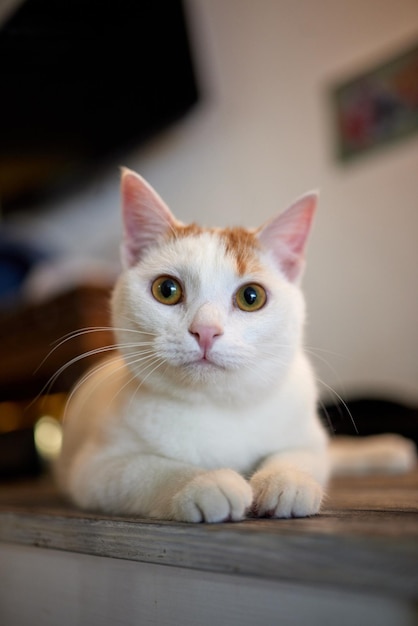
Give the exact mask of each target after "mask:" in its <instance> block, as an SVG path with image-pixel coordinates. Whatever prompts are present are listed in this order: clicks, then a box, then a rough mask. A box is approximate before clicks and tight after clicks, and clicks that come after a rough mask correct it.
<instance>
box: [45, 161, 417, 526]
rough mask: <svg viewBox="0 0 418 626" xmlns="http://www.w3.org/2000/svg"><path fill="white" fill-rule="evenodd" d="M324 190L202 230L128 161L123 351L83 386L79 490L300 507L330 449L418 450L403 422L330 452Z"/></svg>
mask: <svg viewBox="0 0 418 626" xmlns="http://www.w3.org/2000/svg"><path fill="white" fill-rule="evenodd" d="M316 204H317V197H316V195H315V194H309V195H306V196H304V197H302V198H301V199H299V200H298V201H297V202H296V203H295V204H293V205H292V206H291V207H290V208H289V209H287V210H286V211H285V212H284V213H282V214H281V215H279V216H278V217H276V218H275V219H273V220H272V221H271V222H269V223H267V224H266V225H265V226H263V227H261V228H259V229H258V230H254V231H249V230H245V229H240V228H231V229H204V228H200V227H198V226H196V225H189V226H187V225H184V224H182V223H181V222H179V221H178V220H177V219H175V217H174V216H173V215H172V213H171V212H170V210H169V209H168V208H167V206H166V205H165V204H164V202H163V201H162V200H161V198H160V197H159V196H158V195H157V193H156V192H155V191H154V190H153V189H152V188H151V187H150V186H149V185H148V184H147V183H146V182H145V181H144V180H143V179H142V178H141V177H140V176H138V175H137V174H135V173H134V172H132V171H129V170H124V171H123V175H122V206H123V223H124V239H123V243H122V260H123V265H124V270H123V272H122V274H121V276H120V278H119V280H118V282H117V285H116V288H115V291H114V295H113V300H112V312H113V324H114V331H115V333H116V336H117V341H118V345H119V349H120V356H117V357H116V358H113V359H110V360H108V361H106V362H105V363H103V364H102V365H100V366H99V367H97V368H96V369H95V370H94V371H93V372H91V373H90V374H88V375H87V376H86V377H85V379H84V381H83V382H82V384H81V385H80V386H79V388H78V389H77V391H76V393H75V394H74V396H73V398H72V400H71V402H70V406H69V410H68V415H67V417H66V421H65V425H64V441H63V449H62V454H61V457H60V459H59V463H58V467H57V472H58V478H59V482H60V484H61V486H62V488H63V489H64V490H65V492H66V493H67V494H69V496H70V497H71V498H72V499H73V501H74V502H75V503H76V504H77V505H79V506H81V507H84V508H88V509H95V510H102V511H104V512H108V513H116V514H134V515H139V516H143V517H151V518H160V519H171V520H179V521H186V522H201V521H206V522H221V521H226V520H229V521H238V520H242V519H243V518H244V517H245V516H246V515H247V514H248V513H250V514H252V515H256V516H260V517H266V516H267V517H293V516H294V517H301V516H308V515H313V514H316V513H318V511H319V509H320V506H321V501H322V499H323V495H324V487H325V486H326V483H327V480H328V477H329V473H330V469H331V464H333V465H334V466H335V467H336V469H338V467H340V468H343V469H344V470H346V471H357V470H362V469H366V470H367V469H387V470H389V471H390V470H394V471H396V470H401V469H407V468H408V467H410V466H411V465H412V464H413V462H414V449H413V446H412V445H411V444H410V442H408V441H406V440H403V439H402V438H399V437H394V436H392V437H391V438H389V439H387V438H380V439H379V438H376V439H371V440H369V441H368V442H367V445H366V450H364V451H363V452H361V451H360V453H359V452H358V447H356V446H355V445H353V443H352V442H351V443H350V442H345V444H344V446H340V447H339V449H338V450H337V449H335V450H333V451H331V452H330V451H329V443H328V438H327V436H326V434H325V431H324V429H323V427H322V425H321V423H320V421H319V419H318V417H317V413H316V405H317V390H316V385H315V378H314V375H313V372H312V370H311V367H310V364H309V363H308V361H307V359H306V357H305V354H304V351H303V347H302V332H303V323H304V300H303V296H302V293H301V290H300V288H299V286H298V282H299V278H300V276H301V273H302V269H303V264H304V251H305V247H306V241H307V237H308V234H309V230H310V226H311V223H312V218H313V215H314V211H315V208H316ZM363 445H364V444H363Z"/></svg>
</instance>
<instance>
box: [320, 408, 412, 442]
mask: <svg viewBox="0 0 418 626" xmlns="http://www.w3.org/2000/svg"><path fill="white" fill-rule="evenodd" d="M320 412H321V415H322V418H323V422H324V424H326V425H327V426H328V428H329V430H330V431H331V433H333V434H335V435H354V436H356V435H360V436H365V435H378V434H381V433H398V434H399V435H403V436H404V437H408V439H412V440H413V441H414V442H415V444H416V445H417V446H418V407H414V406H408V405H406V404H403V403H401V402H397V401H394V400H391V399H383V398H372V397H370V398H368V397H364V398H353V399H348V400H347V401H346V402H345V403H344V404H343V403H341V402H338V403H333V404H326V405H324V406H323V407H322V408H320Z"/></svg>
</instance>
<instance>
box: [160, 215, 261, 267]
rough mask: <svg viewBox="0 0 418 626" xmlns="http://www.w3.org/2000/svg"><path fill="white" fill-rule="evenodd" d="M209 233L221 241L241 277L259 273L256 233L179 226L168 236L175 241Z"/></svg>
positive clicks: (234, 229) (230, 229)
mask: <svg viewBox="0 0 418 626" xmlns="http://www.w3.org/2000/svg"><path fill="white" fill-rule="evenodd" d="M203 233H209V234H211V235H214V236H215V237H217V238H218V239H220V241H221V243H222V244H223V245H224V248H225V253H226V254H227V255H228V256H229V257H230V258H232V259H233V261H234V263H235V267H236V270H237V273H238V275H239V276H244V275H245V274H249V273H256V272H259V271H260V269H261V265H260V262H259V259H258V255H257V251H258V250H260V244H259V241H258V239H257V237H256V236H255V234H254V233H252V232H250V231H249V230H246V229H245V228H239V227H237V228H203V227H202V226H199V225H198V224H177V225H176V226H175V227H174V229H173V230H171V231H169V232H168V233H167V236H168V237H169V238H170V239H171V238H175V239H181V238H183V237H199V236H200V235H202V234H203Z"/></svg>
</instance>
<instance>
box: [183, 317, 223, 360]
mask: <svg viewBox="0 0 418 626" xmlns="http://www.w3.org/2000/svg"><path fill="white" fill-rule="evenodd" d="M189 332H190V333H191V334H192V335H193V336H194V337H195V338H196V341H197V343H198V344H199V346H200V347H201V348H202V350H203V351H204V352H205V353H206V352H207V351H208V350H209V349H210V348H211V347H212V346H213V343H214V341H215V339H216V337H219V336H220V335H222V334H223V330H222V328H221V327H220V326H217V325H216V324H202V323H199V322H193V324H192V325H191V326H190V328H189Z"/></svg>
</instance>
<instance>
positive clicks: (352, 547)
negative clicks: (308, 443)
mask: <svg viewBox="0 0 418 626" xmlns="http://www.w3.org/2000/svg"><path fill="white" fill-rule="evenodd" d="M0 541H2V542H6V543H9V544H20V545H26V546H39V547H42V548H53V549H57V550H65V551H71V552H79V553H84V554H91V555H97V556H107V557H113V558H118V559H128V560H131V561H141V562H143V563H159V564H165V565H170V566H177V567H185V568H190V569H195V570H201V571H210V572H220V573H224V574H235V575H242V576H253V577H257V578H260V579H269V580H276V581H283V582H289V581H291V582H296V583H301V584H310V585H316V586H318V585H319V586H326V587H332V588H338V589H352V590H357V591H362V592H365V593H366V592H368V593H375V594H376V593H378V594H380V595H381V594H390V595H391V596H392V597H399V598H407V599H409V600H413V601H414V602H416V601H418V469H417V470H415V471H413V472H410V473H408V474H405V475H402V476H384V477H383V476H375V477H366V478H358V477H356V478H349V479H348V478H346V479H341V478H339V479H335V480H334V481H333V482H332V483H331V485H330V488H329V492H328V497H327V499H326V502H325V506H324V508H323V511H322V513H321V514H320V515H318V516H316V517H312V518H306V519H291V520H267V519H266V520H261V519H260V520H259V519H248V520H245V521H243V522H240V523H235V524H234V523H225V524H213V525H211V524H197V525H195V524H179V523H173V522H160V521H150V520H143V519H138V518H134V517H114V516H112V517H110V516H105V515H101V514H100V515H98V514H94V513H86V512H83V511H80V510H78V509H76V508H75V507H73V506H72V505H70V504H69V503H68V502H66V501H65V499H64V498H63V497H62V496H61V495H60V494H59V493H58V492H57V490H56V489H55V487H54V486H53V484H52V483H51V481H50V480H49V479H48V477H43V478H41V479H39V480H37V481H27V482H15V483H3V484H0ZM0 555H1V548H0Z"/></svg>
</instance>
